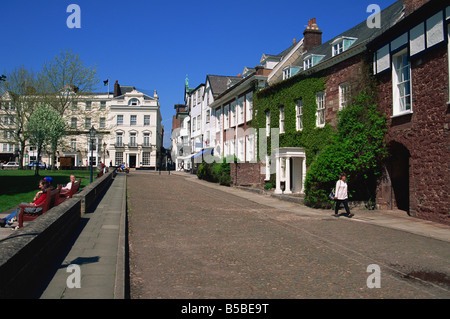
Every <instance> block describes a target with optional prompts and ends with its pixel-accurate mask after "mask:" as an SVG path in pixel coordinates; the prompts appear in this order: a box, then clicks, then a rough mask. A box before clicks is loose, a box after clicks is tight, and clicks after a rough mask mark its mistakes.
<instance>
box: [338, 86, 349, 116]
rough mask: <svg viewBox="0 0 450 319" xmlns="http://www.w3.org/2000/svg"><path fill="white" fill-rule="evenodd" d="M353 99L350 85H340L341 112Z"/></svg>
mask: <svg viewBox="0 0 450 319" xmlns="http://www.w3.org/2000/svg"><path fill="white" fill-rule="evenodd" d="M350 99H351V89H350V84H348V83H342V84H340V85H339V111H340V110H342V109H343V108H344V107H346V106H347V104H348V103H349V102H350Z"/></svg>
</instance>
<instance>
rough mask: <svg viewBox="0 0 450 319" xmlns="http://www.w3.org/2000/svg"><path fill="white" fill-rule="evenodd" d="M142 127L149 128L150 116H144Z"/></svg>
mask: <svg viewBox="0 0 450 319" xmlns="http://www.w3.org/2000/svg"><path fill="white" fill-rule="evenodd" d="M144 126H150V115H144Z"/></svg>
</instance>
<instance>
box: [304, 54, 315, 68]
mask: <svg viewBox="0 0 450 319" xmlns="http://www.w3.org/2000/svg"><path fill="white" fill-rule="evenodd" d="M312 67H313V59H312V57H310V58H308V59H305V60H304V61H303V69H305V70H308V69H310V68H312Z"/></svg>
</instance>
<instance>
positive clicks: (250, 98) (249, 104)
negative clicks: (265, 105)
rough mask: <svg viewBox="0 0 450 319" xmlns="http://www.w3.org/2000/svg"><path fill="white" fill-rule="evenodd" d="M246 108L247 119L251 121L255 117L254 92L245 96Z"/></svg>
mask: <svg viewBox="0 0 450 319" xmlns="http://www.w3.org/2000/svg"><path fill="white" fill-rule="evenodd" d="M245 108H246V114H245V117H246V121H247V122H248V121H251V120H252V119H253V92H251V93H249V94H247V95H246V96H245Z"/></svg>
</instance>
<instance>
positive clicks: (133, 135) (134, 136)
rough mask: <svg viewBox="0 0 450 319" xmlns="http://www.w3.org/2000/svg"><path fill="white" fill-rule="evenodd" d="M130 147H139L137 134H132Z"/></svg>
mask: <svg viewBox="0 0 450 319" xmlns="http://www.w3.org/2000/svg"><path fill="white" fill-rule="evenodd" d="M129 146H132V147H135V146H137V144H136V133H135V132H132V133H130V145H129Z"/></svg>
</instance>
